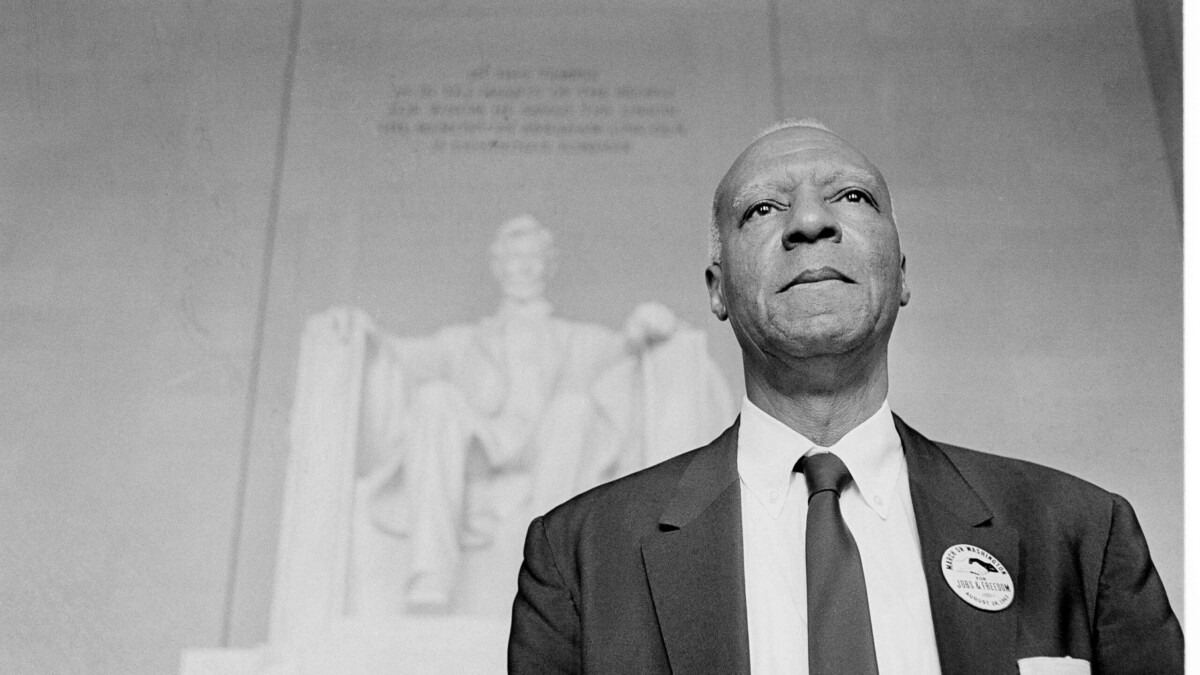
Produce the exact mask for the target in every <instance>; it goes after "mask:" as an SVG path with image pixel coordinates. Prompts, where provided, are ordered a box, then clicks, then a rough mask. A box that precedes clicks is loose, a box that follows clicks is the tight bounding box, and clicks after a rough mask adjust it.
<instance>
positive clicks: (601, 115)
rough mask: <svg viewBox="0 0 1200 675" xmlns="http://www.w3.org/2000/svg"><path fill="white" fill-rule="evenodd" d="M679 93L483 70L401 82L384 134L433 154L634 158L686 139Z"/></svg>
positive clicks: (611, 80)
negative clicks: (644, 148) (645, 147)
mask: <svg viewBox="0 0 1200 675" xmlns="http://www.w3.org/2000/svg"><path fill="white" fill-rule="evenodd" d="M680 113H681V111H680V108H679V104H678V102H677V99H676V89H675V87H674V86H671V85H670V84H662V83H647V82H641V81H633V80H631V79H629V78H624V79H621V78H618V77H615V76H611V75H609V74H606V73H604V72H602V71H599V70H594V69H589V68H561V67H505V66H498V65H490V64H488V65H481V66H478V67H476V68H473V69H471V70H470V71H469V72H466V73H464V74H463V76H461V77H460V78H450V79H441V80H422V81H408V80H395V81H393V82H392V85H391V96H390V103H389V106H388V109H387V110H386V111H385V113H384V115H383V117H382V119H381V120H380V121H379V123H378V129H379V131H380V133H381V134H382V135H384V136H387V137H393V138H398V139H399V138H403V139H406V140H409V141H412V142H415V143H417V144H418V145H419V146H423V147H425V148H427V149H428V150H429V151H431V152H438V153H443V152H454V153H480V152H507V153H532V154H547V153H563V154H587V155H597V154H627V153H629V152H631V151H632V150H634V149H637V148H638V147H639V146H640V145H642V144H645V143H647V142H651V141H655V140H666V139H674V138H679V137H682V136H685V135H686V133H687V129H686V127H685V126H684V123H683V120H682V115H681V114H680Z"/></svg>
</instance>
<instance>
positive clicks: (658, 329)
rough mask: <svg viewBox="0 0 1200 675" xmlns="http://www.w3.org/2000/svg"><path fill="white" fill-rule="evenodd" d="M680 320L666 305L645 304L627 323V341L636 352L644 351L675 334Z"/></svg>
mask: <svg viewBox="0 0 1200 675" xmlns="http://www.w3.org/2000/svg"><path fill="white" fill-rule="evenodd" d="M677 330H679V319H677V318H676V317H675V313H674V312H672V311H671V310H670V309H668V308H667V307H666V306H665V305H662V304H659V303H657V302H645V303H642V304H640V305H638V306H637V308H636V309H634V310H633V314H630V315H629V320H628V321H626V322H625V339H626V340H628V341H629V344H630V346H632V347H633V348H634V350H635V351H642V350H644V349H646V348H648V347H651V346H653V345H655V344H658V343H659V342H662V341H663V340H666V339H667V338H669V337H671V336H672V335H674V334H675V332H676V331H677Z"/></svg>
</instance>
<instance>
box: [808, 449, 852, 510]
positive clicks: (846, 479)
mask: <svg viewBox="0 0 1200 675" xmlns="http://www.w3.org/2000/svg"><path fill="white" fill-rule="evenodd" d="M797 468H798V469H799V470H800V471H801V473H803V474H804V482H806V483H808V498H809V499H812V498H813V495H815V494H817V493H818V492H823V491H825V490H832V491H833V492H835V493H837V494H839V495H840V494H841V492H842V490H845V489H846V486H848V485H850V480H851V477H850V469H847V468H846V465H845V463H843V462H842V460H841V459H840V458H839V457H838V456H837V455H835V454H833V453H832V452H820V453H817V454H815V455H808V456H806V457H801V458H800V461H799V462H797Z"/></svg>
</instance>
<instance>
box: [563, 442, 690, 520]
mask: <svg viewBox="0 0 1200 675" xmlns="http://www.w3.org/2000/svg"><path fill="white" fill-rule="evenodd" d="M710 447H711V446H705V447H702V448H697V449H695V450H691V451H688V452H685V453H683V454H680V455H676V456H675V457H672V458H670V459H667V460H665V461H663V462H660V463H658V464H655V465H653V466H651V467H648V468H645V469H642V470H640V471H636V472H634V473H631V474H628V475H626V476H622V477H620V478H616V479H614V480H611V481H609V482H607V483H604V484H602V485H598V486H596V487H594V488H592V489H590V490H588V491H586V492H583V493H582V494H579V495H577V496H575V497H573V498H571V499H570V500H568V501H566V502H564V503H563V504H561V505H559V506H557V507H555V508H554V509H552V510H551V511H550V512H549V513H547V514H546V515H545V516H543V517H542V523H543V525H544V526H545V527H546V530H547V535H548V536H551V537H552V538H553V537H554V535H555V534H556V533H557V534H559V535H560V536H561V535H566V534H568V533H570V532H578V531H579V530H581V529H586V528H588V527H595V526H597V525H600V526H603V528H604V529H607V530H614V529H626V530H629V531H630V533H631V534H635V533H644V532H646V531H648V529H647V528H652V527H655V526H657V523H658V517H659V515H661V514H662V511H663V509H665V508H666V505H667V502H668V501H669V500H670V498H671V495H672V493H673V492H674V486H675V485H676V484H677V483H678V482H679V479H680V477H681V476H682V475H683V473H684V471H685V470H686V469H687V467H688V466H689V465H690V464H691V463H692V461H693V460H694V459H695V458H696V457H697V456H698V455H699V454H701V453H704V452H706V451H709V450H710Z"/></svg>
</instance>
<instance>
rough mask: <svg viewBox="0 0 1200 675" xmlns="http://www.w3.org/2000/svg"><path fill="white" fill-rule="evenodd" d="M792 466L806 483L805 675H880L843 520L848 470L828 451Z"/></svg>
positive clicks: (858, 563)
mask: <svg viewBox="0 0 1200 675" xmlns="http://www.w3.org/2000/svg"><path fill="white" fill-rule="evenodd" d="M796 468H797V469H798V470H799V471H801V472H803V473H804V480H805V482H806V483H808V532H807V534H806V535H805V542H804V561H805V565H806V566H807V575H806V576H807V582H808V588H807V591H808V671H809V673H810V674H811V675H834V674H839V675H840V674H843V673H845V674H853V675H859V674H860V673H866V674H874V673H878V672H879V667H878V665H877V664H876V662H875V641H874V639H873V638H872V635H871V610H870V608H869V607H868V606H867V584H866V582H865V581H864V580H863V568H862V559H861V558H859V556H858V546H856V545H855V544H854V535H852V534H850V529H849V528H848V527H846V521H845V520H844V519H842V507H841V498H842V490H844V489H846V486H848V485H850V481H851V477H850V470H849V469H847V468H846V465H845V464H843V463H842V460H841V459H838V457H837V455H835V454H833V453H831V452H823V453H818V454H815V455H812V456H809V457H802V458H800V461H799V462H797V463H796Z"/></svg>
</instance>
